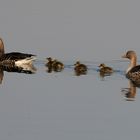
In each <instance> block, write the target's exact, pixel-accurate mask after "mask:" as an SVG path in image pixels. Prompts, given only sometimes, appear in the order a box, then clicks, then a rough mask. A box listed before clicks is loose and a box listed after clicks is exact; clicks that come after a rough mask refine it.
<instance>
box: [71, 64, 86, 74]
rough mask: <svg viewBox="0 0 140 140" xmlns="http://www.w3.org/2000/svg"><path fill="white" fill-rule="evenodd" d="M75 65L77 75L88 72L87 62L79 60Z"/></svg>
mask: <svg viewBox="0 0 140 140" xmlns="http://www.w3.org/2000/svg"><path fill="white" fill-rule="evenodd" d="M74 66H75V67H74V70H75V74H76V75H77V76H80V75H82V74H87V66H86V65H85V64H81V63H80V61H77V62H76V63H75V64H74Z"/></svg>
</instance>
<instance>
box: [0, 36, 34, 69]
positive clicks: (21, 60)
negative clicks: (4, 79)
mask: <svg viewBox="0 0 140 140" xmlns="http://www.w3.org/2000/svg"><path fill="white" fill-rule="evenodd" d="M35 59H36V57H35V55H33V54H26V53H20V52H11V53H5V51H4V43H3V41H2V39H1V38H0V65H15V66H22V65H23V64H32V62H33V60H35Z"/></svg>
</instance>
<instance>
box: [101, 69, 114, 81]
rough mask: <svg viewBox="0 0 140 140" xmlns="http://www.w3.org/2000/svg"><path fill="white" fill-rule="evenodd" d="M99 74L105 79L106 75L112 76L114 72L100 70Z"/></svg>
mask: <svg viewBox="0 0 140 140" xmlns="http://www.w3.org/2000/svg"><path fill="white" fill-rule="evenodd" d="M99 75H100V77H101V79H102V80H104V77H105V76H111V75H112V73H106V72H102V71H100V72H99Z"/></svg>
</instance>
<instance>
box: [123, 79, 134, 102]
mask: <svg viewBox="0 0 140 140" xmlns="http://www.w3.org/2000/svg"><path fill="white" fill-rule="evenodd" d="M136 87H137V85H135V84H134V83H133V82H132V81H130V80H129V87H128V88H122V93H123V94H124V95H125V97H126V101H134V99H135V97H136Z"/></svg>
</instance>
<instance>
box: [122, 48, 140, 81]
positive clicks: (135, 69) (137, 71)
mask: <svg viewBox="0 0 140 140" xmlns="http://www.w3.org/2000/svg"><path fill="white" fill-rule="evenodd" d="M122 57H123V58H128V59H129V60H130V64H129V66H128V68H127V70H126V77H127V78H128V79H130V80H131V81H133V82H134V83H135V84H140V65H137V55H136V52H135V51H132V50H130V51H127V53H126V54H125V55H123V56H122Z"/></svg>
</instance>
